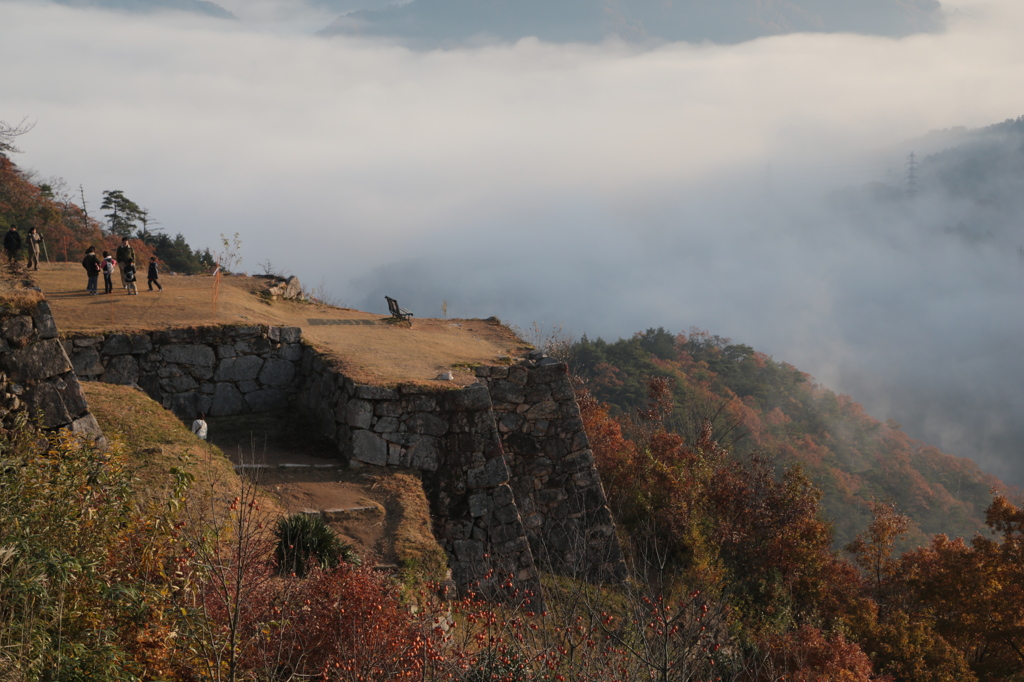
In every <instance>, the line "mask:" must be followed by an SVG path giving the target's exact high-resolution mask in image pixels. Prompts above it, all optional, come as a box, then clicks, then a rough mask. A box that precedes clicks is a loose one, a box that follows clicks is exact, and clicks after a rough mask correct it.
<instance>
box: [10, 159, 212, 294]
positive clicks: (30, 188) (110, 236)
mask: <svg viewBox="0 0 1024 682" xmlns="http://www.w3.org/2000/svg"><path fill="white" fill-rule="evenodd" d="M103 195H104V200H103V203H102V204H101V209H102V210H104V211H108V212H107V213H106V214H105V217H106V218H107V221H106V223H100V222H99V221H97V220H96V219H95V218H93V217H91V216H89V215H88V213H87V212H86V211H85V210H84V209H83V208H82V206H80V205H79V203H76V198H75V196H74V195H73V194H72V192H71V190H70V188H68V187H67V185H66V184H65V183H63V182H62V181H50V182H42V183H38V184H37V182H36V178H35V176H34V175H33V174H31V173H26V172H24V171H22V170H21V169H19V168H18V167H17V166H16V165H15V164H14V163H13V162H12V161H11V160H10V159H9V158H7V157H6V156H4V155H2V154H0V230H2V231H6V230H8V229H9V228H10V227H11V226H12V225H13V226H15V227H17V228H18V229H19V230H20V231H21V232H22V234H24V233H26V232H27V231H28V229H29V228H30V227H35V228H36V229H37V230H38V231H39V233H40V234H41V235H42V236H43V239H44V240H45V241H44V249H45V252H44V256H43V258H44V260H46V259H48V260H50V261H57V262H78V261H79V260H81V258H82V254H83V253H84V252H85V249H86V248H87V247H89V246H95V247H96V248H97V249H98V250H100V251H104V250H106V251H110V252H111V253H113V252H114V251H115V250H116V249H117V246H118V244H120V241H121V237H129V238H130V239H132V240H133V246H134V247H135V251H136V255H137V257H138V259H139V260H140V261H141V262H145V261H148V260H149V257H150V256H154V255H155V256H156V257H157V258H158V259H159V260H160V261H161V262H162V263H163V264H164V266H165V268H167V269H169V270H171V271H173V272H178V273H182V274H198V273H202V272H209V271H210V270H211V269H212V268H213V267H214V265H215V258H214V256H213V254H212V253H211V252H210V250H209V249H208V248H207V249H202V250H199V249H193V248H192V247H191V246H190V245H189V244H188V242H187V241H186V240H185V237H184V236H183V235H181V234H180V233H179V234H177V235H175V236H174V237H173V238H172V237H170V236H168V235H167V234H166V233H164V232H163V231H162V228H160V227H158V226H156V221H154V220H153V219H152V217H151V216H150V215H149V211H148V210H146V209H145V208H142V207H141V206H139V205H138V204H137V203H136V202H134V201H132V200H131V199H129V198H128V197H126V196H125V195H124V192H122V191H120V190H111V191H106V192H104V193H103Z"/></svg>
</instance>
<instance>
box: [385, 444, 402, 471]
mask: <svg viewBox="0 0 1024 682" xmlns="http://www.w3.org/2000/svg"><path fill="white" fill-rule="evenodd" d="M404 454H405V448H403V447H402V446H401V445H399V444H398V443H388V464H389V465H391V466H400V465H401V464H403V461H402V460H403V459H404V458H403V455H404Z"/></svg>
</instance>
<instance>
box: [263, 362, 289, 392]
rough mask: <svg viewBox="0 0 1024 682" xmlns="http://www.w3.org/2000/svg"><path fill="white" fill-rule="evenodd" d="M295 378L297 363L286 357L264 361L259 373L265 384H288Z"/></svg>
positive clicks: (276, 385)
mask: <svg viewBox="0 0 1024 682" xmlns="http://www.w3.org/2000/svg"><path fill="white" fill-rule="evenodd" d="M294 378H295V365H294V364H293V363H291V362H289V361H288V360H285V359H284V358H271V359H269V360H267V361H265V362H264V363H263V368H262V369H261V370H260V373H259V380H260V383H261V384H263V385H264V386H275V387H282V386H287V385H288V384H290V383H291V382H292V379H294Z"/></svg>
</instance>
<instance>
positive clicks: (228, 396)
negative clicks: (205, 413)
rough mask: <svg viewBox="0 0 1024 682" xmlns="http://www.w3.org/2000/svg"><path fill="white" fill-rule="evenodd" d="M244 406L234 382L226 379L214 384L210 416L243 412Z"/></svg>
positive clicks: (244, 410) (243, 400)
mask: <svg viewBox="0 0 1024 682" xmlns="http://www.w3.org/2000/svg"><path fill="white" fill-rule="evenodd" d="M245 408H246V405H245V399H244V398H243V397H242V394H241V393H240V392H239V391H238V389H237V388H235V385H234V384H232V383H229V382H226V381H222V382H220V383H217V384H215V386H214V390H213V396H212V397H211V403H210V416H211V417H221V416H224V415H229V414H243V413H244V412H246V409H245Z"/></svg>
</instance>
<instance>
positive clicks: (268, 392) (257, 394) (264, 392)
mask: <svg viewBox="0 0 1024 682" xmlns="http://www.w3.org/2000/svg"><path fill="white" fill-rule="evenodd" d="M245 403H246V405H248V406H249V409H250V410H252V411H253V412H268V411H270V410H279V409H282V408H285V407H288V394H287V393H286V392H285V391H282V390H281V389H277V388H264V389H261V390H259V391H253V392H252V393H246V394H245Z"/></svg>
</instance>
